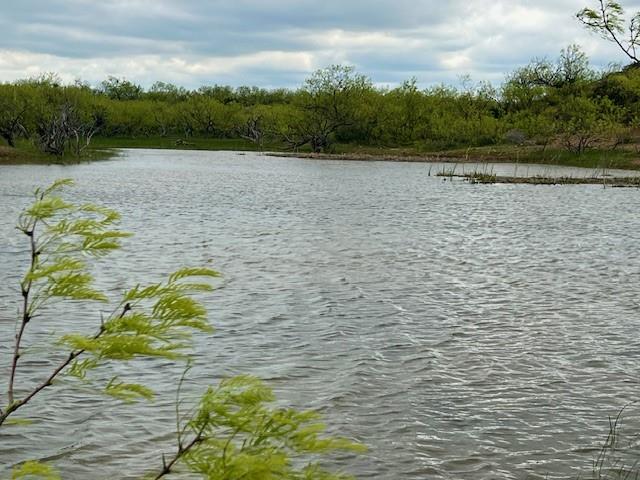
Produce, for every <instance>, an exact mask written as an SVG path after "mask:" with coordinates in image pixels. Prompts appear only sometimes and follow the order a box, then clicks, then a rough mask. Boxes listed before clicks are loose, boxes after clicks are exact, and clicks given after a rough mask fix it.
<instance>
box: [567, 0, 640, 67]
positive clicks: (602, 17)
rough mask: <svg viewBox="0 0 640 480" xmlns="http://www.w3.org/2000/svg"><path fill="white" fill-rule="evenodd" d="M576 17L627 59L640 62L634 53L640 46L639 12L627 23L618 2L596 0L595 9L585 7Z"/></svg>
mask: <svg viewBox="0 0 640 480" xmlns="http://www.w3.org/2000/svg"><path fill="white" fill-rule="evenodd" d="M576 17H577V18H578V20H579V21H580V22H581V23H582V24H583V25H584V26H585V27H586V28H587V29H588V30H590V31H591V32H594V33H596V34H598V35H600V36H601V37H602V38H604V39H605V40H609V41H611V42H613V43H615V44H616V45H618V47H620V49H621V50H622V51H623V52H624V54H625V55H626V56H627V57H628V58H629V59H631V60H632V61H633V62H634V63H636V64H637V63H640V59H638V56H637V54H636V50H637V48H638V46H640V12H636V13H635V14H634V15H633V16H632V17H631V19H630V20H629V22H628V23H627V21H626V20H625V12H624V8H622V5H621V4H620V2H614V1H613V0H598V2H597V7H596V8H595V9H594V8H589V7H585V8H583V9H582V10H580V11H579V12H578V13H577V14H576Z"/></svg>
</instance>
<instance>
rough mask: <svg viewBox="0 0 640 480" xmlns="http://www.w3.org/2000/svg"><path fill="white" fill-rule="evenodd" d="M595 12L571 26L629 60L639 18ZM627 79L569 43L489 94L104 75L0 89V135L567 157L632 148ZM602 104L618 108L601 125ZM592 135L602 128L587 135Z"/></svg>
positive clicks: (53, 147) (636, 116)
mask: <svg viewBox="0 0 640 480" xmlns="http://www.w3.org/2000/svg"><path fill="white" fill-rule="evenodd" d="M599 5H600V7H599V8H595V9H589V8H586V9H584V10H583V11H582V12H581V13H580V15H579V18H580V19H581V20H582V21H583V23H585V25H587V27H588V28H591V29H593V30H596V31H599V32H600V33H602V34H603V35H604V36H605V37H607V38H609V39H613V38H614V37H612V34H614V35H618V36H619V35H620V31H621V29H623V30H624V28H626V29H627V31H626V34H629V35H631V36H629V35H626V34H625V35H626V36H625V37H624V38H625V39H626V40H625V41H626V42H627V43H624V42H621V43H620V45H622V46H623V47H624V48H625V51H626V52H627V53H628V54H630V55H631V56H632V58H635V48H636V40H637V36H638V19H640V17H638V16H637V15H636V16H635V17H633V19H631V20H630V22H627V23H625V18H624V11H623V10H622V7H621V6H620V4H619V3H617V2H611V1H602V2H599ZM603 12H604V13H603ZM603 15H604V16H603ZM603 22H604V23H603ZM615 38H616V39H618V40H620V39H619V38H618V37H615ZM635 63H636V64H637V62H635ZM636 66H637V65H636ZM639 78H640V77H639V75H638V69H637V68H635V66H634V67H633V68H631V67H627V68H625V69H623V70H622V71H618V72H609V73H606V74H605V73H602V72H596V71H595V70H593V69H592V68H591V66H590V65H589V59H588V57H587V56H586V54H585V53H584V52H583V51H582V49H581V48H580V47H579V46H578V45H569V46H567V47H566V48H564V49H562V50H561V51H560V53H559V55H558V56H557V58H552V59H548V58H542V59H534V60H532V61H531V62H530V63H529V64H528V65H525V66H522V67H520V68H518V69H516V70H515V71H514V72H513V73H512V74H510V75H508V76H507V78H506V81H505V82H504V84H503V85H502V86H501V87H500V88H499V89H496V88H494V87H493V86H491V85H490V84H488V83H478V84H474V83H473V82H471V80H470V79H469V78H468V77H463V79H464V81H463V82H461V83H462V85H461V87H460V88H454V87H451V86H437V87H432V88H429V89H425V90H423V89H420V88H419V87H418V80H417V79H415V78H411V79H408V80H407V81H405V82H403V83H402V84H401V85H400V86H398V87H396V88H377V87H375V86H374V84H373V83H372V81H371V80H370V79H369V78H367V77H366V76H364V75H361V74H359V73H357V72H356V71H355V69H354V68H353V67H351V66H345V65H331V66H329V67H326V68H323V69H319V70H317V71H316V72H313V73H312V74H311V75H310V76H309V78H308V79H307V80H306V81H305V82H304V83H303V84H302V85H301V87H300V88H298V89H297V90H286V89H275V90H265V89H260V88H257V87H238V88H232V87H229V86H221V85H213V86H204V87H201V88H199V89H197V90H186V89H184V88H181V87H177V86H175V85H172V84H167V83H163V82H156V83H155V84H154V85H153V86H152V87H151V88H150V89H148V90H146V91H145V90H144V89H143V88H142V87H140V86H139V85H136V84H134V83H131V82H129V81H127V80H124V79H118V78H113V77H112V78H109V79H107V80H106V81H105V82H103V83H102V84H101V86H100V87H99V88H98V89H93V90H92V89H91V88H90V87H88V86H87V85H83V84H81V83H76V84H74V85H62V84H61V82H60V80H59V79H57V78H56V77H52V76H49V77H43V78H39V79H35V80H28V81H22V82H15V83H13V84H4V85H3V84H0V137H3V138H5V141H6V142H7V143H8V144H14V145H15V144H16V141H18V142H24V140H22V139H23V138H29V139H31V141H32V143H33V144H34V145H36V146H37V147H38V148H39V149H40V150H42V151H43V152H47V153H50V154H55V155H58V156H63V155H65V154H68V152H72V153H73V154H74V155H81V154H83V152H86V148H87V147H88V145H89V143H90V142H93V143H92V145H95V144H98V145H99V146H105V147H113V146H116V147H117V146H126V147H152V148H153V147H162V148H175V147H176V146H177V147H180V148H200V149H202V148H204V149H243V150H244V149H255V150H264V149H269V150H283V149H291V150H294V151H297V150H305V151H309V150H311V151H313V152H332V151H335V150H336V148H338V149H339V148H343V147H341V146H343V145H344V146H346V147H347V148H348V149H351V150H353V149H354V148H360V147H363V148H369V150H371V149H372V148H374V147H375V148H378V149H380V148H399V147H401V148H403V149H407V150H408V151H410V152H412V153H417V152H419V151H420V152H424V151H432V152H433V151H435V150H449V149H459V148H469V147H474V146H475V147H479V146H485V145H487V146H489V145H491V146H493V145H499V144H501V143H504V142H505V141H506V140H505V135H506V134H507V133H508V132H514V131H521V132H523V135H524V137H525V140H524V142H525V143H524V144H538V145H543V146H544V148H546V147H547V146H549V147H550V148H565V149H570V150H575V146H574V145H573V143H574V142H573V141H569V143H567V138H569V137H575V136H576V135H578V134H579V133H578V134H575V133H571V132H572V131H574V132H584V131H586V130H591V133H590V134H589V137H592V138H593V140H592V141H588V142H586V143H585V144H584V149H583V148H582V147H579V148H578V149H579V150H581V151H582V150H584V151H586V150H587V149H588V148H591V147H596V148H599V149H602V148H613V147H617V146H619V145H620V144H621V142H622V141H630V140H631V139H633V138H635V137H634V134H633V132H634V129H635V128H637V126H638V125H640V86H639V85H640V80H639ZM422 80H423V81H426V82H429V79H422ZM576 98H579V99H582V100H577V102H578V103H581V105H578V106H579V107H580V111H585V109H586V110H587V111H588V110H589V109H590V107H588V106H587V104H588V103H589V104H592V105H594V106H595V110H596V111H595V112H592V113H593V115H592V114H591V113H589V112H587V113H588V114H589V115H588V118H587V120H589V119H592V120H593V121H591V120H589V121H588V122H586V123H589V124H590V126H589V128H588V129H585V127H584V125H583V124H584V123H585V122H583V121H582V120H581V119H580V118H579V114H578V112H577V111H576V112H575V113H573V114H572V113H571V112H570V110H569V109H567V108H564V107H563V105H564V104H567V103H569V104H571V103H575V102H576V101H575V100H573V99H576ZM607 99H609V100H611V102H612V103H613V104H614V105H615V106H616V107H617V108H618V110H619V111H618V112H616V113H615V114H613V115H612V114H611V112H610V110H611V109H610V107H609V105H608V103H607ZM583 107H584V108H583ZM598 128H602V130H600V131H599V132H596V131H595V130H597V129H598ZM3 132H4V133H3ZM594 133H597V135H594ZM595 137H598V138H597V139H596V138H595ZM96 139H97V141H95V140H96ZM570 144H571V145H570ZM104 242H107V239H104Z"/></svg>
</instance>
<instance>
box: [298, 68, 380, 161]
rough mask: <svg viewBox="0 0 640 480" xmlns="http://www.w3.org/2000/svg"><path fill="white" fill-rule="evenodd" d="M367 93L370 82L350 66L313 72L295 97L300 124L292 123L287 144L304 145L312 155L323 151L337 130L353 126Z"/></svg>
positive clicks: (370, 86)
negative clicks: (301, 118)
mask: <svg viewBox="0 0 640 480" xmlns="http://www.w3.org/2000/svg"><path fill="white" fill-rule="evenodd" d="M371 89H372V85H371V81H370V80H369V79H368V78H367V77H365V76H364V75H360V74H357V73H355V70H354V68H353V67H351V66H345V65H332V66H330V67H327V68H323V69H321V70H317V71H316V72H315V73H314V74H313V75H312V76H311V77H310V78H308V79H307V80H306V81H305V83H304V86H303V87H302V89H301V90H300V92H299V94H298V97H297V101H298V106H299V108H300V110H301V111H302V112H303V115H304V121H303V122H298V121H297V120H296V121H295V122H292V124H291V131H292V133H293V134H292V135H291V136H290V137H288V138H287V140H288V141H289V143H291V144H292V146H294V147H296V148H297V147H301V146H303V145H307V144H308V145H310V146H311V149H312V150H313V151H314V152H321V151H325V150H327V149H328V148H329V147H330V146H331V143H332V141H333V139H334V137H335V135H336V133H337V132H338V131H339V130H340V129H345V128H347V127H351V126H353V125H354V124H355V123H356V122H357V120H358V119H357V106H358V105H359V104H360V103H361V102H363V101H364V98H365V95H366V93H368V92H369V91H370V90H371Z"/></svg>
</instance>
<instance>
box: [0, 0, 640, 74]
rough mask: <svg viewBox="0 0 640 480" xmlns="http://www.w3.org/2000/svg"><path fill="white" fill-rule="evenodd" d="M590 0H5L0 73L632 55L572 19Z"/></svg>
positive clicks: (476, 67) (460, 67)
mask: <svg viewBox="0 0 640 480" xmlns="http://www.w3.org/2000/svg"><path fill="white" fill-rule="evenodd" d="M590 1H591V0H586V2H585V1H583V0H555V1H551V0H539V1H536V2H533V1H529V0H493V1H490V0H467V1H463V0H451V1H448V2H442V1H439V0H368V1H365V0H350V1H344V0H342V1H337V0H324V1H323V2H317V0H313V1H311V0H269V1H266V0H236V1H233V2H231V1H222V0H103V1H101V2H95V1H94V0H5V2H4V4H5V5H4V8H3V16H2V17H1V18H0V31H2V32H3V35H2V39H1V40H0V80H14V79H16V78H22V77H25V76H29V75H34V74H38V73H41V72H46V71H57V72H59V73H60V74H61V75H62V76H63V78H65V79H67V80H71V79H74V78H80V77H81V78H83V79H86V80H88V81H90V82H93V83H96V82H98V81H100V80H101V79H103V78H104V77H105V76H107V75H116V76H124V77H127V78H129V79H131V80H134V81H137V82H140V83H142V84H144V85H149V84H150V83H152V82H153V81H155V80H163V81H170V82H175V83H179V84H182V85H185V86H187V87H196V86H199V85H200V84H205V83H207V84H211V83H228V84H232V85H260V86H266V87H277V86H286V87H292V86H297V85H299V84H300V83H301V81H302V80H303V79H304V78H305V77H306V76H308V74H309V73H310V72H312V71H313V70H314V69H316V68H320V67H323V66H325V65H328V64H330V63H349V64H353V65H355V66H356V68H357V69H358V70H359V71H360V72H362V73H364V74H366V75H368V76H370V77H371V78H372V79H373V80H374V81H375V82H377V83H382V84H391V85H393V84H397V83H400V82H401V81H403V80H404V79H406V78H408V77H411V76H415V77H417V78H418V80H419V82H420V83H421V84H422V85H424V86H427V85H432V84H437V83H441V82H445V83H455V82H456V81H457V78H458V77H459V76H460V75H464V74H471V75H472V77H473V78H474V79H475V80H491V81H493V82H500V81H501V80H502V79H503V78H504V77H505V75H506V74H507V73H509V72H510V71H512V70H513V69H514V68H516V67H518V66H520V65H523V64H526V63H527V62H528V61H529V60H530V59H531V58H533V57H543V56H550V57H555V56H557V54H558V53H559V51H560V49H561V48H563V47H565V46H567V45H568V44H570V43H579V44H581V45H582V46H583V47H584V49H585V51H586V52H587V53H588V54H589V55H590V56H591V57H592V62H593V63H594V64H595V65H598V66H604V65H606V64H608V63H610V62H616V61H618V62H624V58H623V57H622V55H621V54H619V53H618V52H617V51H616V49H615V48H614V46H613V45H610V44H608V43H607V42H605V41H603V40H601V39H598V38H597V37H595V36H593V35H590V34H589V33H588V32H585V31H584V30H583V29H582V28H580V26H579V25H578V24H577V22H576V21H575V19H574V18H573V15H574V14H575V12H576V11H577V10H579V9H580V8H582V7H583V6H584V5H585V4H587V3H589V2H590ZM625 7H626V8H627V9H628V10H629V11H635V10H636V9H640V3H638V2H627V3H625Z"/></svg>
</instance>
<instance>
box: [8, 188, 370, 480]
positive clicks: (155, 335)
mask: <svg viewBox="0 0 640 480" xmlns="http://www.w3.org/2000/svg"><path fill="white" fill-rule="evenodd" d="M71 184H72V182H71V181H70V180H59V181H57V182H55V183H54V184H53V185H51V186H50V187H48V188H46V189H44V190H41V189H38V190H36V192H35V200H34V203H33V204H32V205H31V206H30V207H28V208H27V209H26V210H25V211H24V212H23V214H22V215H21V216H20V219H19V223H18V229H19V230H20V231H21V232H22V233H24V234H25V235H26V236H27V237H28V239H29V246H30V249H29V250H30V263H29V268H28V270H27V272H26V273H25V275H24V277H23V278H22V280H21V283H20V285H21V293H22V309H21V314H20V318H19V320H18V326H17V328H16V335H15V343H14V349H13V356H12V359H11V366H10V378H9V384H8V388H7V400H8V401H7V404H6V406H4V407H3V408H0V426H2V425H3V424H5V422H6V425H9V424H13V425H19V424H20V421H14V420H15V419H14V418H11V419H9V417H10V416H11V415H13V414H14V413H15V412H16V411H17V410H19V409H21V408H22V407H24V406H25V405H27V404H28V403H29V402H30V401H31V400H32V399H33V398H34V397H35V396H36V395H38V394H39V393H40V392H42V390H44V389H45V388H47V387H49V386H51V385H52V384H53V383H54V381H55V380H56V379H57V378H58V377H59V376H60V375H62V374H67V375H70V376H74V377H77V378H78V379H81V380H85V379H86V378H87V375H88V374H89V372H91V371H92V370H94V369H95V368H97V367H99V366H100V365H104V364H106V363H109V362H115V361H129V360H132V359H135V358H138V357H156V358H158V357H160V358H165V359H170V360H178V359H186V360H188V358H189V357H188V355H187V354H186V352H185V350H186V349H187V348H188V347H190V345H191V342H190V339H191V336H192V334H193V332H208V331H211V327H210V326H209V323H208V322H207V311H206V309H205V308H204V306H203V305H202V304H201V303H200V302H198V301H197V300H196V299H195V298H194V295H197V294H201V293H203V292H209V291H211V290H212V286H211V284H210V283H208V282H207V281H208V280H210V279H212V278H215V277H218V276H219V274H218V273H217V272H216V271H214V270H211V269H208V268H182V269H180V270H178V271H176V272H174V273H173V274H171V275H170V276H169V277H168V278H167V279H166V280H165V281H163V282H158V283H153V284H149V285H136V286H134V287H133V288H131V289H130V290H128V291H126V292H124V294H123V296H122V298H121V300H120V301H119V302H118V303H117V305H116V306H115V308H114V309H113V311H112V313H111V314H109V315H108V316H107V317H106V318H101V321H100V324H99V327H98V328H97V330H96V332H95V333H93V334H92V335H87V334H83V333H69V334H66V335H63V336H62V337H61V338H60V340H59V344H60V345H62V346H64V347H66V348H68V349H69V353H68V355H67V356H66V357H65V358H64V359H63V360H62V361H61V362H60V363H59V364H58V366H57V367H55V368H54V369H53V370H52V371H51V372H49V373H48V374H47V375H46V376H45V378H44V379H43V380H42V381H40V382H39V383H37V384H36V385H35V386H33V387H30V388H24V387H23V388H19V382H18V375H17V373H18V371H19V366H20V359H21V358H22V356H23V354H24V353H23V351H24V346H23V343H24V342H23V337H24V334H25V332H26V331H27V328H28V325H29V324H30V323H31V322H32V321H33V320H34V319H36V318H38V316H39V311H40V310H41V309H42V307H43V306H44V305H48V304H50V303H51V302H53V301H63V300H74V301H77V300H81V301H91V302H107V296H106V295H105V294H104V293H102V292H100V291H99V290H97V289H96V288H95V287H94V286H93V277H92V275H91V273H90V272H89V267H88V264H87V261H86V259H87V258H92V257H93V258H99V257H103V256H105V255H107V254H109V253H110V252H112V251H114V250H116V249H118V248H120V246H121V244H120V241H121V239H123V238H125V237H127V236H129V235H130V234H129V233H126V232H122V231H119V230H117V229H115V228H114V226H115V225H116V224H117V222H118V220H119V218H120V216H119V215H118V213H117V212H115V211H113V210H110V209H107V208H104V207H99V206H95V205H75V204H73V203H70V202H67V201H65V200H64V199H63V198H62V197H60V196H59V195H58V194H59V192H60V191H61V190H62V189H63V188H64V187H66V186H69V185H71ZM203 279H206V280H205V281H203ZM188 370H189V367H187V369H186V370H185V373H184V374H183V376H182V379H181V380H180V382H179V387H178V392H177V400H176V433H177V449H176V452H175V453H174V454H173V456H171V457H170V458H169V459H168V458H167V457H163V461H162V468H161V470H160V471H159V473H157V474H155V475H153V476H152V478H156V479H159V478H162V477H164V476H166V475H168V474H169V473H174V472H175V471H176V469H178V468H179V467H181V466H182V467H186V468H187V469H188V470H190V471H191V472H193V473H196V474H199V475H201V476H202V477H203V478H208V479H214V480H222V479H229V480H230V479H246V480H263V479H264V480H269V479H276V478H277V479H295V480H297V479H307V480H311V479H314V480H321V479H323V480H338V479H344V478H348V477H346V476H345V475H342V474H340V473H332V472H329V471H327V470H325V469H323V468H322V467H321V466H320V464H319V463H318V461H317V460H315V457H316V456H319V455H322V454H326V453H329V452H333V451H352V452H360V451H362V450H363V449H364V447H363V446H361V445H359V444H357V443H354V442H352V441H350V440H347V439H343V438H332V437H327V436H325V435H324V430H325V427H324V425H323V424H321V423H320V422H319V417H318V415H317V414H316V413H315V412H298V411H296V410H293V409H286V408H275V407H273V400H274V396H273V393H272V391H271V390H270V389H269V388H268V387H267V386H265V385H264V384H263V383H262V382H261V381H260V380H258V379H256V378H253V377H249V376H240V377H235V378H231V379H227V380H223V381H222V382H221V383H220V384H219V385H218V386H217V387H215V388H214V387H211V388H209V389H208V390H207V391H206V392H205V393H204V395H203V396H202V397H201V399H200V400H199V402H198V403H197V405H196V406H195V407H194V408H193V409H192V410H190V411H189V412H188V413H187V414H186V415H184V416H183V415H181V413H180V406H181V400H180V390H181V387H182V384H183V382H184V378H185V376H186V374H187V372H188ZM104 393H106V394H107V395H110V396H112V397H115V398H117V399H120V400H122V401H124V402H133V401H136V400H140V399H152V398H153V396H154V392H153V390H151V389H150V388H148V387H146V386H144V385H140V384H137V383H125V382H123V381H121V380H120V379H119V378H118V377H113V378H112V379H111V380H110V381H108V382H107V384H106V386H105V388H104ZM1 405H2V404H1V403H0V406H1ZM298 457H305V458H306V457H311V460H310V461H306V463H305V462H303V461H302V460H301V459H300V458H298ZM34 477H39V478H44V479H48V480H58V479H59V478H60V476H59V475H58V473H57V472H56V471H55V470H54V469H53V468H52V467H51V466H49V465H46V464H43V463H40V462H37V461H28V462H25V463H22V464H21V465H18V466H16V467H15V468H14V469H13V471H12V479H21V478H34Z"/></svg>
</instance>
